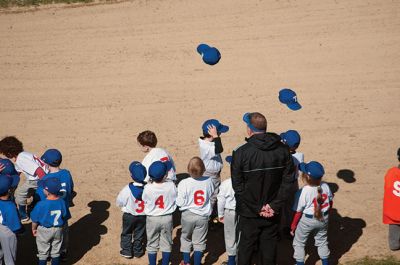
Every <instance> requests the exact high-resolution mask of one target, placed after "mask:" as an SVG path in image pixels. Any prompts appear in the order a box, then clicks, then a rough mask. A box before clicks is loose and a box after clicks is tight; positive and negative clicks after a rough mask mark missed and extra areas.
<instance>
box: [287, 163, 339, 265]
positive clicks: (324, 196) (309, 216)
mask: <svg viewBox="0 0 400 265" xmlns="http://www.w3.org/2000/svg"><path fill="white" fill-rule="evenodd" d="M299 169H300V171H301V172H302V173H303V179H304V181H305V183H307V184H306V185H305V186H304V187H303V188H302V189H301V190H299V191H298V193H297V196H296V197H297V198H298V199H297V200H296V202H295V205H294V210H295V211H296V214H295V216H294V218H293V222H292V225H291V234H292V235H294V240H293V248H294V256H293V257H294V259H295V260H296V264H297V265H304V259H305V250H304V248H305V246H306V242H307V239H308V237H309V236H311V235H312V236H314V240H315V246H316V247H317V248H318V255H319V257H320V258H321V261H322V264H323V265H328V264H329V262H328V259H329V254H330V251H329V248H328V217H329V210H330V209H331V208H332V204H333V201H332V199H333V196H332V193H331V191H330V189H329V186H328V184H327V183H325V182H323V181H321V179H322V176H323V175H324V174H325V171H324V168H323V166H322V165H321V164H320V163H318V162H316V161H311V162H309V163H301V164H300V165H299Z"/></svg>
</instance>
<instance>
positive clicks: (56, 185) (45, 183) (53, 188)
mask: <svg viewBox="0 0 400 265" xmlns="http://www.w3.org/2000/svg"><path fill="white" fill-rule="evenodd" d="M38 185H40V186H41V187H42V188H43V189H45V190H47V191H48V192H50V193H51V194H55V195H57V194H58V193H59V192H60V190H61V182H60V180H59V179H58V178H55V177H52V178H48V179H45V180H40V181H39V183H38Z"/></svg>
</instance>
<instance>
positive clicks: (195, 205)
mask: <svg viewBox="0 0 400 265" xmlns="http://www.w3.org/2000/svg"><path fill="white" fill-rule="evenodd" d="M213 193H214V185H213V183H212V180H211V178H210V177H201V178H198V179H194V178H191V177H190V178H186V179H184V180H182V181H181V182H179V185H178V197H177V198H176V204H177V205H178V206H179V209H180V210H181V211H185V210H188V211H190V212H192V213H194V214H197V215H201V216H210V215H211V212H212V207H211V203H210V198H211V196H212V195H213Z"/></svg>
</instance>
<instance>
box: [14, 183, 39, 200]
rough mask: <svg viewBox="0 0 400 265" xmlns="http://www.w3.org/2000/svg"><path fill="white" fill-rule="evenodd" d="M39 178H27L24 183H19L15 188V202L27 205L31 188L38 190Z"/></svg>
mask: <svg viewBox="0 0 400 265" xmlns="http://www.w3.org/2000/svg"><path fill="white" fill-rule="evenodd" d="M37 187H38V181H37V180H26V181H25V182H24V183H23V184H22V185H19V186H18V188H17V189H16V190H15V202H16V204H18V205H27V202H26V200H27V199H28V198H29V197H28V195H29V190H31V189H33V190H37Z"/></svg>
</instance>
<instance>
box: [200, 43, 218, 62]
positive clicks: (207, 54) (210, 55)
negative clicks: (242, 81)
mask: <svg viewBox="0 0 400 265" xmlns="http://www.w3.org/2000/svg"><path fill="white" fill-rule="evenodd" d="M197 52H198V53H199V54H200V55H201V57H202V58H203V61H204V62H205V63H206V64H209V65H214V64H217V63H218V62H219V60H220V59H221V53H220V52H219V51H218V49H217V48H214V47H210V46H208V45H207V44H200V45H199V46H197Z"/></svg>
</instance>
